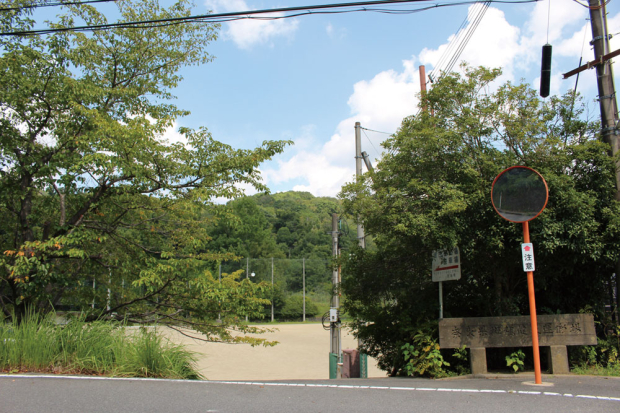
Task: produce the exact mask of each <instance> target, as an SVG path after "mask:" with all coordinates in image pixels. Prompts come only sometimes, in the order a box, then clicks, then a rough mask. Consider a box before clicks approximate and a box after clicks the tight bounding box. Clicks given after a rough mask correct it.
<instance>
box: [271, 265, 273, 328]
mask: <svg viewBox="0 0 620 413" xmlns="http://www.w3.org/2000/svg"><path fill="white" fill-rule="evenodd" d="M271 322H272V323H273V257H271Z"/></svg>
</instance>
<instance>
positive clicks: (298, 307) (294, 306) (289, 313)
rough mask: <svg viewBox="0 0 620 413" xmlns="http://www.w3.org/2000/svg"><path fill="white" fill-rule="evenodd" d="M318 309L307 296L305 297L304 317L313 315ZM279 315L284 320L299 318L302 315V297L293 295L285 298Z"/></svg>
mask: <svg viewBox="0 0 620 413" xmlns="http://www.w3.org/2000/svg"><path fill="white" fill-rule="evenodd" d="M318 313H319V309H318V307H317V306H316V304H314V303H313V302H312V301H311V300H310V299H309V298H308V297H306V317H314V316H316V315H317V314H318ZM281 316H282V318H283V319H285V320H293V319H299V318H302V317H303V297H302V296H301V295H293V296H290V297H289V298H287V299H286V302H285V304H284V307H283V308H282V312H281Z"/></svg>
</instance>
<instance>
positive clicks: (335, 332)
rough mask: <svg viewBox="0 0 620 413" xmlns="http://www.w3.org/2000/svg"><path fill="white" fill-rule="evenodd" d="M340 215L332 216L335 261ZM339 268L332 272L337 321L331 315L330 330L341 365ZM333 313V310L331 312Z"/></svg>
mask: <svg viewBox="0 0 620 413" xmlns="http://www.w3.org/2000/svg"><path fill="white" fill-rule="evenodd" d="M338 235H339V232H338V214H335V213H334V214H332V252H333V255H334V259H338V252H339V251H338ZM338 276H339V273H338V266H336V265H335V266H334V269H333V271H332V284H333V286H334V295H333V298H332V309H334V310H335V312H336V317H335V319H332V317H331V314H330V323H329V329H330V333H331V346H330V353H332V354H335V355H336V360H337V363H340V362H341V361H342V360H341V355H340V350H341V349H340V315H339V312H340V282H339V279H338ZM330 311H331V310H330Z"/></svg>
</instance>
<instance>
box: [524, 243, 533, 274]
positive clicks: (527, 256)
mask: <svg viewBox="0 0 620 413" xmlns="http://www.w3.org/2000/svg"><path fill="white" fill-rule="evenodd" d="M521 254H522V256H523V271H525V272H530V271H534V270H535V269H536V267H535V266H534V245H533V244H532V243H531V242H528V243H523V244H521Z"/></svg>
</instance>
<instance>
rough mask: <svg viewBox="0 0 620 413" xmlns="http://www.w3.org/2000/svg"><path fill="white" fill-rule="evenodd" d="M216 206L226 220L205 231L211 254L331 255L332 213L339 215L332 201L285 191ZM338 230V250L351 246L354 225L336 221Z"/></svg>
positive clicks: (252, 256) (354, 237)
mask: <svg viewBox="0 0 620 413" xmlns="http://www.w3.org/2000/svg"><path fill="white" fill-rule="evenodd" d="M222 208H224V209H225V214H226V215H227V219H221V220H219V221H217V224H215V226H214V228H212V230H211V231H210V236H211V237H213V240H212V242H211V243H210V244H211V248H212V250H214V251H227V252H233V253H235V254H236V255H238V256H240V257H250V258H272V257H273V258H298V259H301V258H306V259H321V260H329V259H331V257H332V246H331V231H332V213H334V212H335V213H338V214H340V212H341V204H340V201H339V200H337V199H336V198H328V197H315V196H313V195H312V194H310V193H308V192H293V191H290V192H283V193H277V194H257V195H254V196H248V197H244V198H239V199H236V200H233V201H230V202H228V204H227V205H225V206H222ZM339 231H340V233H341V236H340V245H341V248H343V249H347V248H349V247H350V245H352V244H354V243H355V242H356V229H355V222H352V221H351V220H350V219H349V221H347V220H346V219H342V220H341V223H340V228H339Z"/></svg>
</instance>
